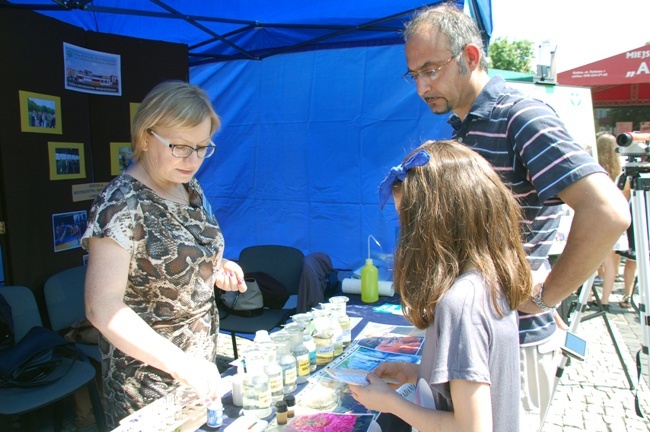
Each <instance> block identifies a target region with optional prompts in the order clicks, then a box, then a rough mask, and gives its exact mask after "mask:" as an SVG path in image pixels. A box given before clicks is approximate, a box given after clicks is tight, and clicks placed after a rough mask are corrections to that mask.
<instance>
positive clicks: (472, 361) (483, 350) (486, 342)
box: [418, 271, 519, 431]
mask: <svg viewBox="0 0 650 432" xmlns="http://www.w3.org/2000/svg"><path fill="white" fill-rule="evenodd" d="M500 301H501V303H500V304H502V305H503V307H502V309H503V310H505V311H508V312H507V313H506V315H505V316H504V317H502V318H501V317H499V316H498V315H497V313H496V311H495V309H494V306H493V305H492V301H491V299H490V295H489V291H488V287H487V285H486V284H485V282H484V280H483V277H482V275H481V273H479V272H477V271H471V272H468V273H465V274H463V275H461V276H460V277H459V278H458V279H457V280H456V282H455V283H454V285H453V286H452V287H451V289H450V290H449V291H448V292H447V293H445V295H444V296H443V297H442V298H441V299H440V301H439V302H438V305H437V306H436V310H435V319H434V322H433V324H432V325H430V326H429V327H428V328H427V329H426V336H425V341H424V347H423V351H422V361H421V363H420V368H419V377H418V378H422V379H424V380H425V381H426V382H428V383H429V384H430V386H431V390H432V392H433V398H434V401H435V405H436V409H438V410H443V411H453V410H454V406H453V404H452V400H451V393H450V390H449V381H451V380H456V379H462V380H468V381H474V382H481V383H488V384H490V392H491V399H492V427H493V430H494V431H518V430H519V335H518V330H517V315H516V313H514V312H513V311H510V309H509V307H508V305H507V301H506V299H505V298H504V297H501V298H500Z"/></svg>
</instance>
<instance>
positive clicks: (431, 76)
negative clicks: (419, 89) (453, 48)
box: [402, 53, 460, 84]
mask: <svg viewBox="0 0 650 432" xmlns="http://www.w3.org/2000/svg"><path fill="white" fill-rule="evenodd" d="M459 54H460V53H459ZM456 57H458V54H456V55H453V56H451V57H449V60H447V61H446V62H444V63H443V64H442V65H441V66H440V67H437V68H435V69H429V70H425V71H422V72H406V73H405V74H404V75H402V78H403V79H404V81H406V82H407V83H409V84H417V82H418V80H419V79H422V80H423V81H425V82H430V81H435V80H437V79H438V72H440V70H441V69H442V68H443V67H445V66H447V63H449V62H450V61H452V60H453V59H455V58H456Z"/></svg>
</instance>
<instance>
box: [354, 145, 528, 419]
mask: <svg viewBox="0 0 650 432" xmlns="http://www.w3.org/2000/svg"><path fill="white" fill-rule="evenodd" d="M391 192H392V195H393V197H394V199H395V208H396V209H397V212H398V214H399V223H400V236H399V242H398V245H397V250H396V254H395V268H394V284H395V290H396V292H398V293H399V294H400V296H401V298H402V306H403V310H404V314H405V316H406V318H407V319H408V320H409V321H410V322H411V323H412V324H413V325H414V326H416V327H417V328H420V329H426V333H425V341H424V345H423V347H422V360H421V363H420V364H419V365H415V364H409V363H388V362H387V363H383V364H381V365H380V366H378V367H377V368H376V369H375V370H374V371H373V372H372V373H369V374H368V381H369V382H370V385H368V386H350V388H351V390H352V394H353V396H354V397H355V399H356V400H358V401H359V402H360V403H362V404H363V405H365V406H366V408H368V409H371V410H376V411H383V412H389V413H392V414H394V415H396V416H398V417H400V418H401V419H402V420H404V421H405V422H407V423H408V424H409V425H411V426H412V427H413V428H416V429H417V430H419V431H422V432H424V431H454V430H463V431H492V430H494V431H517V430H519V419H518V416H519V410H518V409H517V407H518V406H519V391H520V385H519V336H518V328H517V315H516V313H515V311H516V309H517V307H518V306H519V305H520V304H521V303H522V302H524V301H525V300H528V299H529V297H530V295H531V290H532V277H531V270H530V266H529V264H528V261H527V260H526V254H525V252H524V249H523V246H522V244H523V242H522V233H521V231H520V226H521V225H520V221H521V219H522V215H521V212H520V209H519V205H518V204H517V202H516V201H515V199H514V198H513V196H512V193H511V192H510V190H508V189H507V188H506V187H505V186H504V184H503V182H502V181H501V179H500V178H499V176H498V175H497V174H496V173H495V172H494V170H493V169H492V168H491V166H490V165H489V164H488V162H487V161H486V160H485V159H483V158H482V157H481V156H479V155H478V154H477V153H475V152H473V151H472V150H470V149H468V148H466V147H465V146H463V145H461V144H459V143H457V142H455V141H440V142H434V141H428V142H426V143H424V144H423V145H422V146H420V147H419V148H418V149H416V150H414V151H413V152H412V153H411V154H410V155H409V156H408V157H407V158H406V159H405V160H404V162H403V163H402V164H401V165H399V166H398V167H395V168H393V169H392V170H391V172H390V174H389V175H388V177H387V178H386V179H385V180H384V182H383V183H382V185H381V186H380V197H381V204H382V206H383V204H384V203H385V202H386V201H387V200H388V197H389V196H390V195H391ZM382 378H392V379H394V380H397V382H398V384H391V385H390V386H389V385H388V384H386V383H384V382H383V381H382ZM405 383H413V384H416V385H417V386H418V389H417V391H416V394H417V395H420V396H422V397H420V398H416V400H415V401H414V402H415V403H413V402H410V401H408V400H407V399H405V398H403V397H402V396H401V395H400V394H399V393H397V392H395V391H394V390H393V389H395V388H397V387H399V386H401V385H403V384H405Z"/></svg>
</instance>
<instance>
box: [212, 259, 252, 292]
mask: <svg viewBox="0 0 650 432" xmlns="http://www.w3.org/2000/svg"><path fill="white" fill-rule="evenodd" d="M214 284H215V285H216V286H217V288H220V289H222V290H224V291H240V292H245V291H246V284H245V283H244V272H243V270H242V269H241V267H239V264H237V263H236V262H234V261H229V260H227V259H222V260H221V268H220V269H219V270H218V271H217V278H216V280H215V283H214Z"/></svg>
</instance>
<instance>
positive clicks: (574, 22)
mask: <svg viewBox="0 0 650 432" xmlns="http://www.w3.org/2000/svg"><path fill="white" fill-rule="evenodd" d="M492 23H493V26H494V29H493V32H492V39H495V38H497V37H503V38H507V39H508V40H510V41H511V42H512V41H514V40H529V41H531V42H533V43H534V44H533V47H534V48H535V52H536V56H537V55H538V53H539V52H540V50H539V49H538V47H539V45H540V44H543V42H544V41H550V44H548V46H551V47H557V48H556V55H555V62H556V73H559V72H563V71H565V70H569V69H573V68H576V67H579V66H582V65H585V64H588V63H593V62H595V61H598V60H602V59H605V58H607V57H612V56H615V55H617V54H621V53H623V52H625V51H628V50H631V49H634V48H638V47H640V46H643V45H645V44H646V43H647V42H650V0H613V1H612V0H541V1H532V0H492ZM542 52H543V51H542ZM543 58H544V56H543ZM546 58H547V57H546ZM535 64H537V62H536V61H535Z"/></svg>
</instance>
